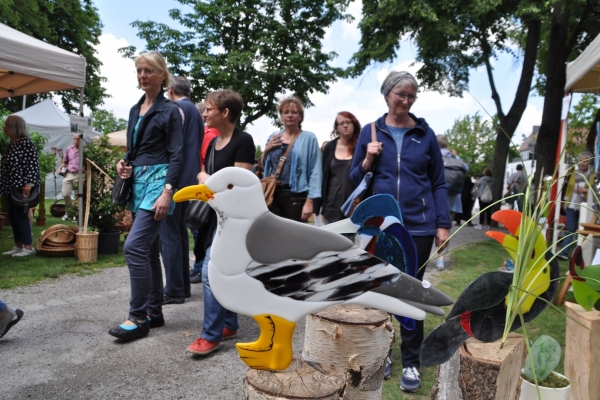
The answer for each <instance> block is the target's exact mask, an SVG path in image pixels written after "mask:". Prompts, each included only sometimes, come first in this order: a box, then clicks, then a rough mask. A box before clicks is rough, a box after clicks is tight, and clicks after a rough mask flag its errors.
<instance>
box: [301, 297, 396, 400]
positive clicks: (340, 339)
mask: <svg viewBox="0 0 600 400" xmlns="http://www.w3.org/2000/svg"><path fill="white" fill-rule="evenodd" d="M393 342H394V328H393V326H392V324H391V321H390V317H389V315H388V314H387V313H385V312H383V311H380V310H377V309H374V308H369V307H364V306H359V305H355V304H344V305H336V306H333V307H329V308H327V309H325V310H323V311H321V312H319V313H317V314H311V315H309V316H307V317H306V332H305V337H304V349H303V352H302V357H303V358H304V359H305V360H308V361H315V362H320V363H327V364H332V365H333V366H335V367H336V368H339V369H341V370H345V371H348V375H347V379H348V380H347V388H346V396H345V399H350V400H363V399H364V400H367V399H380V398H381V389H382V385H383V373H384V370H385V358H386V357H387V355H388V353H389V350H390V347H391V345H392V343H393Z"/></svg>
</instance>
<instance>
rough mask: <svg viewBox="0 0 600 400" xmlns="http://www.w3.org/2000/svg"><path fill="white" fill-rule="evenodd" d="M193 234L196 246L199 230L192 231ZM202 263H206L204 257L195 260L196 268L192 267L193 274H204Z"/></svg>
mask: <svg viewBox="0 0 600 400" xmlns="http://www.w3.org/2000/svg"><path fill="white" fill-rule="evenodd" d="M192 236H193V237H194V247H196V241H197V240H198V231H192ZM202 264H204V259H202V260H198V259H196V261H194V268H192V273H193V274H202Z"/></svg>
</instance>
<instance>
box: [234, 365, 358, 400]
mask: <svg viewBox="0 0 600 400" xmlns="http://www.w3.org/2000/svg"><path fill="white" fill-rule="evenodd" d="M345 387H346V375H345V372H344V371H342V370H337V369H335V368H333V367H332V366H329V365H322V364H319V363H311V362H307V361H304V360H300V359H296V358H295V359H294V360H293V361H292V364H290V366H289V367H288V368H287V369H285V370H283V371H275V372H272V371H260V370H256V369H250V370H248V373H247V374H246V378H245V379H244V399H245V400H280V399H281V400H283V399H306V400H309V399H323V400H341V399H343V398H344V389H345Z"/></svg>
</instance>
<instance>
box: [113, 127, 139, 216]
mask: <svg viewBox="0 0 600 400" xmlns="http://www.w3.org/2000/svg"><path fill="white" fill-rule="evenodd" d="M143 137H144V131H142V132H141V134H140V136H139V137H138V138H137V143H136V144H135V146H134V148H133V153H130V154H128V155H127V157H125V159H126V160H127V161H126V162H125V165H126V166H128V167H131V166H132V165H133V160H134V159H135V156H136V155H137V152H138V150H139V148H140V145H141V143H142V138H143ZM132 197H133V169H132V170H131V175H130V176H129V178H127V179H121V177H119V175H117V178H116V179H115V183H114V184H113V189H112V194H111V200H112V202H113V203H115V204H116V205H118V206H126V205H127V203H129V201H130V200H131V198H132Z"/></svg>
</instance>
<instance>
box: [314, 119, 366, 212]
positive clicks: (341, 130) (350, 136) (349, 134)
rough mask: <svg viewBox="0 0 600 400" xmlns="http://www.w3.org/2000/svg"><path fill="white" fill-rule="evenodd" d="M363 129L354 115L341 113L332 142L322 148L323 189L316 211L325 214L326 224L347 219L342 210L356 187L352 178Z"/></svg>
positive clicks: (332, 134) (336, 121)
mask: <svg viewBox="0 0 600 400" xmlns="http://www.w3.org/2000/svg"><path fill="white" fill-rule="evenodd" d="M360 128H361V127H360V123H359V122H358V120H357V119H356V117H355V116H354V115H352V114H351V113H349V112H347V111H342V112H340V113H338V115H337V117H336V118H335V122H334V124H333V132H332V133H331V137H332V139H333V140H332V141H330V142H329V143H327V145H326V146H325V148H324V149H323V186H322V189H321V199H319V201H318V202H315V203H316V206H315V210H314V211H315V214H317V215H319V212H320V213H321V214H323V217H324V218H325V223H332V222H337V221H340V220H342V219H344V218H346V216H345V215H344V214H343V213H342V211H341V210H340V207H341V206H342V204H344V202H345V201H346V199H347V198H348V196H350V194H352V191H353V190H354V187H355V186H354V184H353V183H352V182H351V181H350V178H349V175H350V165H351V164H352V156H353V154H354V148H355V147H356V140H357V139H358V134H359V133H360Z"/></svg>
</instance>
